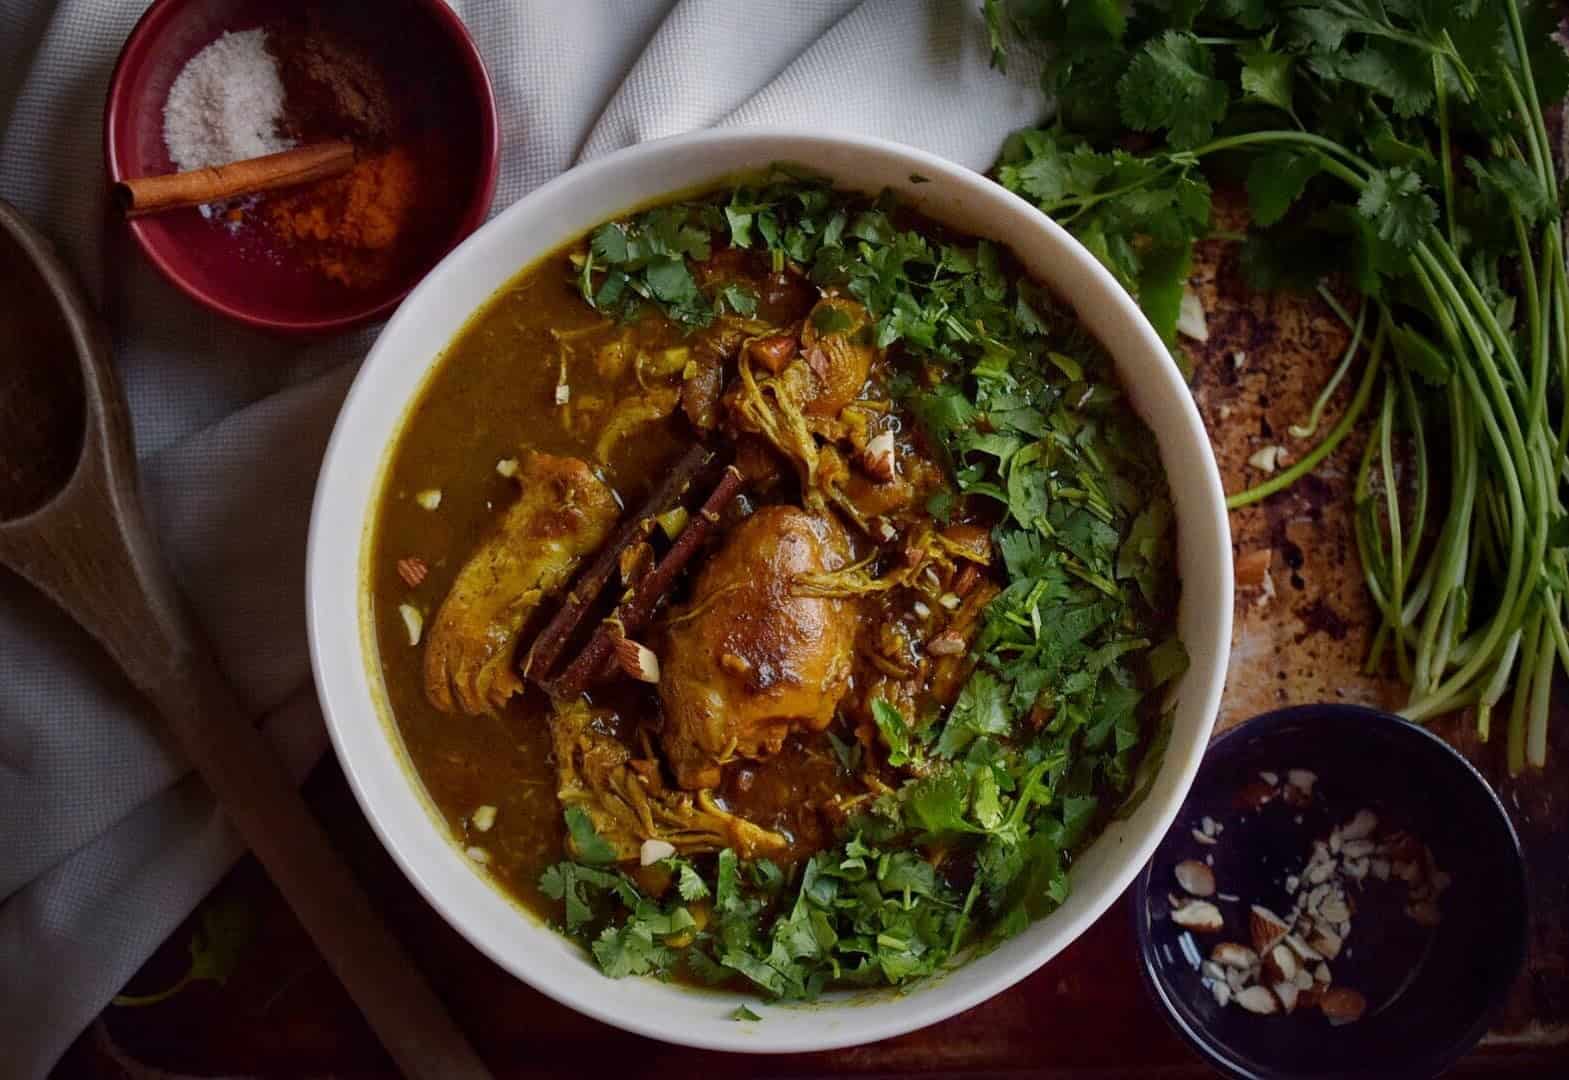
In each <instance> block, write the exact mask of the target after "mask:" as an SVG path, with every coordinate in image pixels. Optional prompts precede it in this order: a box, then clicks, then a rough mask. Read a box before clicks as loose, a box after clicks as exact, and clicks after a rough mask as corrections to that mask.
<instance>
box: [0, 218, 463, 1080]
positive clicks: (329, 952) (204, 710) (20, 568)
mask: <svg viewBox="0 0 1569 1080" xmlns="http://www.w3.org/2000/svg"><path fill="white" fill-rule="evenodd" d="M0 282H4V283H5V285H4V289H3V290H0V342H4V343H5V346H6V348H7V349H8V350H15V352H12V353H11V354H10V355H7V356H6V357H5V358H4V360H3V361H0V564H4V565H7V566H9V567H11V568H12V569H13V570H15V571H16V572H17V573H19V574H21V575H22V576H23V577H24V578H26V579H27V580H29V581H31V582H32V583H33V584H34V585H36V586H37V587H38V588H39V589H40V590H41V591H43V592H44V593H45V594H47V595H48V596H49V597H51V598H52V599H53V600H54V601H55V602H56V603H57V604H59V605H60V606H61V607H62V608H64V609H65V610H66V611H67V612H69V613H70V614H71V615H72V617H73V618H75V619H76V621H77V622H79V623H81V624H82V626H83V627H85V628H86V629H87V631H88V632H89V633H91V634H92V635H93V636H94V637H95V638H97V639H98V641H99V642H100V643H101V644H102V645H103V647H104V648H105V649H106V650H108V652H109V654H110V655H111V656H112V657H113V658H114V659H115V661H116V662H117V663H118V664H119V665H120V666H121V667H122V668H124V669H125V673H126V675H128V676H129V677H130V679H131V682H132V683H134V684H135V685H136V687H137V688H138V689H140V690H141V691H142V693H144V694H145V695H147V697H148V698H149V699H151V700H152V702H153V703H154V704H155V705H156V706H157V707H158V708H159V710H160V711H161V712H162V713H163V717H164V719H165V721H166V722H167V723H168V725H169V729H170V730H171V731H172V732H173V733H174V734H175V736H176V737H177V738H178V739H179V741H180V744H181V746H182V747H183V748H184V750H185V753H186V756H187V757H188V758H189V759H190V761H191V764H192V765H194V766H195V767H196V769H197V771H198V772H200V773H201V775H202V778H203V779H205V780H206V781H207V784H208V786H209V787H210V788H212V790H213V793H214V794H215V795H217V797H218V799H219V801H220V803H221V804H222V805H223V808H224V811H225V813H227V815H228V816H229V819H230V820H231V821H233V822H234V824H235V826H236V827H237V828H238V829H239V831H240V834H241V835H242V836H243V837H244V838H245V840H246V843H248V844H249V845H250V847H251V850H252V851H254V852H255V853H256V857H257V858H258V859H260V860H261V863H262V865H263V866H265V867H266V868H267V872H268V873H269V874H270V875H271V876H272V879H273V881H274V882H276V883H277V886H278V888H279V889H280V890H281V891H282V893H283V895H284V898H285V899H287V900H288V902H289V904H290V905H291V906H292V907H293V908H294V912H295V914H296V915H298V916H299V919H300V922H301V923H302V924H304V926H305V929H306V931H307V932H309V933H310V935H311V938H312V939H313V940H314V941H315V943H316V947H317V948H318V949H320V950H321V952H322V955H323V956H325V957H326V959H327V962H328V964H329V965H331V967H332V969H333V971H334V972H336V973H337V976H338V978H339V979H340V980H342V982H343V984H344V986H345V987H346V988H347V989H348V991H349V993H350V995H352V996H353V998H354V1001H355V1003H356V1004H358V1005H359V1007H360V1009H361V1010H362V1011H363V1012H364V1014H365V1017H366V1019H367V1020H368V1021H370V1025H371V1027H372V1028H373V1029H375V1031H376V1034H377V1035H378V1036H380V1038H381V1041H382V1044H383V1045H384V1046H386V1048H387V1050H388V1051H389V1052H390V1053H391V1054H392V1056H393V1058H394V1059H395V1060H396V1061H397V1063H398V1064H399V1066H401V1067H402V1069H403V1070H404V1072H406V1073H407V1074H408V1075H410V1076H414V1077H432V1078H434V1077H485V1076H488V1075H489V1074H488V1073H487V1072H486V1070H485V1067H484V1066H483V1065H482V1064H481V1063H480V1061H479V1058H478V1057H477V1056H476V1055H475V1053H474V1051H473V1049H472V1048H471V1047H470V1046H469V1044H468V1043H467V1041H465V1039H464V1037H463V1035H462V1034H461V1033H460V1032H459V1031H458V1029H457V1027H456V1026H454V1024H453V1023H452V1020H451V1018H450V1017H448V1016H447V1014H446V1012H445V1011H444V1010H443V1009H442V1006H441V1003H440V1001H439V1000H437V998H436V996H435V994H433V993H432V992H431V990H430V988H429V986H427V985H426V983H425V982H424V980H423V979H422V978H421V977H420V975H419V974H418V972H417V971H416V969H415V967H414V964H413V962H412V961H411V960H410V958H409V956H408V954H407V953H406V952H404V950H403V948H402V947H401V946H400V945H399V944H398V942H397V940H396V939H395V938H394V937H393V936H392V934H391V933H390V932H388V930H387V928H386V927H385V926H384V925H383V923H382V921H381V919H380V918H379V917H378V916H377V915H376V914H375V912H374V911H373V910H372V908H371V905H370V901H369V900H368V899H367V897H366V896H365V894H364V893H363V892H362V891H361V890H360V888H359V886H358V885H357V884H356V883H355V881H354V879H353V877H352V876H351V875H350V874H349V871H348V868H347V867H346V866H345V865H344V864H343V863H342V862H341V861H340V860H339V858H338V856H337V854H336V853H335V852H334V851H333V850H332V847H331V844H330V842H329V841H328V839H327V835H326V834H325V833H324V832H323V831H322V829H321V826H320V825H318V824H317V822H316V820H315V818H313V817H312V816H311V814H310V812H309V811H308V810H307V809H306V807H305V803H304V802H303V801H302V800H301V799H300V796H299V793H298V792H297V791H296V790H295V789H294V785H293V784H292V783H291V782H290V780H289V777H288V775H287V774H286V773H285V772H284V770H283V767H282V765H281V764H280V763H279V761H278V759H277V757H276V756H275V755H274V754H273V752H272V749H271V747H269V746H268V745H267V742H266V740H265V739H264V738H263V737H262V735H261V733H260V732H259V731H258V730H257V729H256V728H255V727H254V726H253V725H252V723H251V720H250V718H249V717H248V716H247V715H246V713H245V711H244V709H242V708H241V706H240V704H239V702H238V701H237V700H236V698H235V696H234V692H233V690H231V689H230V687H229V686H228V684H227V683H226V682H225V681H224V679H223V676H222V675H220V674H219V673H218V670H217V668H216V666H215V665H214V663H213V660H212V657H211V654H210V652H209V650H208V647H207V646H206V644H205V643H204V642H203V641H202V640H201V637H200V635H199V634H198V633H197V632H196V630H195V629H194V627H193V625H192V623H191V621H190V620H189V618H188V617H187V615H186V613H185V610H184V607H183V606H182V604H181V601H180V597H179V595H178V593H177V592H176V590H175V587H174V583H173V582H172V580H171V579H170V577H169V575H168V573H167V571H166V570H165V568H164V565H163V562H162V560H161V558H160V557H159V553H158V550H157V548H156V546H155V544H154V542H153V538H152V534H151V533H150V532H149V530H148V528H147V525H146V522H145V521H144V520H143V517H142V512H141V503H140V500H139V498H138V496H137V491H136V479H135V478H136V463H135V458H134V456H133V455H132V452H131V431H130V421H129V417H128V415H127V412H126V407H125V400H124V398H123V397H122V396H121V394H120V390H119V386H118V384H117V383H116V381H115V379H114V373H113V371H112V369H111V368H110V365H109V342H108V338H107V336H106V334H105V333H104V331H103V329H102V327H101V325H100V324H99V323H98V321H97V319H96V318H95V317H94V316H93V314H92V312H91V310H90V309H89V308H88V306H87V303H86V301H85V299H84V298H83V296H82V294H81V292H80V290H79V289H78V287H77V285H76V283H75V281H74V280H73V278H72V277H71V275H70V273H69V272H68V271H67V270H66V267H65V266H64V264H63V263H61V261H60V260H59V258H58V257H57V256H56V255H55V254H54V252H53V250H52V249H51V248H50V246H49V243H48V241H46V240H45V239H44V238H43V236H42V235H41V234H39V233H38V232H37V231H36V230H34V229H33V228H32V227H31V226H30V225H28V224H27V223H26V222H25V221H23V220H22V218H21V216H20V215H19V214H18V213H17V212H16V210H15V209H14V208H13V207H11V206H10V205H9V204H7V203H6V202H4V201H3V200H0Z"/></svg>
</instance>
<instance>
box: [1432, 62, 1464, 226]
mask: <svg viewBox="0 0 1569 1080" xmlns="http://www.w3.org/2000/svg"><path fill="white" fill-rule="evenodd" d="M1433 98H1434V101H1435V103H1436V105H1437V108H1438V163H1439V168H1440V169H1441V170H1442V175H1443V180H1444V232H1445V235H1447V236H1448V237H1449V242H1450V243H1451V244H1455V243H1458V242H1459V241H1458V240H1457V238H1456V233H1455V165H1454V155H1453V154H1451V153H1450V150H1449V88H1448V82H1447V80H1446V79H1445V78H1444V61H1443V60H1442V59H1441V58H1440V57H1438V56H1434V57H1433Z"/></svg>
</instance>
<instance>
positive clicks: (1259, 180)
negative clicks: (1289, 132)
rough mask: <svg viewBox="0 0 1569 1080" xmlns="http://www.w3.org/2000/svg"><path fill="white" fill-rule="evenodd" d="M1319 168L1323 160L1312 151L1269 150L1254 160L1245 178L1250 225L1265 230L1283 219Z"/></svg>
mask: <svg viewBox="0 0 1569 1080" xmlns="http://www.w3.org/2000/svg"><path fill="white" fill-rule="evenodd" d="M1322 167H1323V159H1322V158H1320V157H1319V155H1318V154H1317V153H1314V152H1313V151H1305V152H1304V151H1300V150H1286V149H1281V150H1271V151H1269V152H1268V153H1264V154H1260V155H1259V156H1258V157H1256V158H1254V159H1253V163H1252V164H1251V165H1249V166H1248V178H1247V192H1248V209H1249V210H1250V211H1252V214H1253V223H1254V224H1255V225H1258V226H1261V227H1267V226H1270V225H1273V224H1275V223H1276V222H1277V221H1279V220H1280V219H1281V218H1283V217H1285V216H1286V211H1287V210H1289V209H1291V204H1292V203H1294V202H1296V201H1297V199H1298V198H1299V197H1301V195H1302V191H1303V189H1304V188H1306V187H1307V184H1308V181H1309V180H1311V179H1313V177H1315V176H1317V175H1318V173H1319V171H1320V169H1321V168H1322Z"/></svg>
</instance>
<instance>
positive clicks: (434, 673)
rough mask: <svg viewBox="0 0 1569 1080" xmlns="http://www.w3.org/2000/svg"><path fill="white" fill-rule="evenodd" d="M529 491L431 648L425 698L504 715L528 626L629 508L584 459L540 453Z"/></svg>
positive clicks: (452, 605)
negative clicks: (520, 640) (618, 501)
mask: <svg viewBox="0 0 1569 1080" xmlns="http://www.w3.org/2000/svg"><path fill="white" fill-rule="evenodd" d="M516 480H517V483H518V485H519V486H520V487H521V488H522V489H523V493H522V495H521V497H520V498H519V499H518V501H517V502H515V503H513V504H512V505H511V506H510V507H509V508H508V509H507V510H506V512H505V513H504V514H503V515H502V516H501V520H500V521H499V522H498V523H497V525H496V528H495V529H494V531H492V532H491V534H490V535H489V536H488V537H487V538H486V539H485V541H484V542H483V543H482V544H481V545H480V547H479V549H478V550H477V551H476V552H475V553H474V554H473V555H471V556H470V557H469V560H468V562H467V563H465V564H464V566H463V569H462V570H461V571H459V572H458V577H457V580H456V581H454V582H453V583H452V589H451V591H450V592H448V593H447V598H446V600H444V601H442V604H441V610H440V611H438V612H437V614H436V619H435V622H434V624H433V625H432V626H431V630H430V635H429V637H428V639H427V644H426V646H425V696H426V697H428V698H429V699H430V702H431V704H432V705H434V706H436V708H438V709H440V710H441V711H442V712H464V713H469V714H475V713H482V712H486V711H488V710H490V709H498V708H500V707H501V706H502V705H503V704H505V703H506V700H507V699H508V698H509V697H511V696H512V695H513V694H515V693H517V692H519V691H520V690H522V689H523V681H522V679H521V678H520V677H519V676H518V673H517V671H516V670H515V666H514V664H513V659H514V656H513V654H514V653H515V652H516V651H517V640H518V635H519V633H521V632H522V630H523V625H524V623H526V622H527V621H528V617H529V615H530V614H532V613H533V611H534V609H535V608H537V607H538V606H539V603H540V601H541V600H543V599H544V598H545V597H546V596H548V595H550V594H551V593H553V592H555V591H556V590H557V589H560V588H561V587H562V586H563V585H565V584H566V583H567V580H568V579H569V578H570V577H571V576H572V572H573V571H574V570H576V569H577V565H578V563H579V562H580V561H582V558H583V556H584V555H586V554H589V553H591V552H593V551H594V550H596V549H597V548H598V547H599V546H600V545H601V544H603V543H604V542H605V539H606V538H607V537H608V536H609V535H610V530H611V528H612V527H613V526H614V525H615V523H616V518H617V516H618V515H619V513H620V508H619V507H618V506H617V505H616V499H615V496H614V495H613V494H611V491H610V489H609V488H608V487H606V486H605V484H604V483H603V481H601V480H600V479H599V478H598V477H597V476H595V475H594V472H593V470H592V469H590V468H589V467H588V465H587V464H586V463H585V462H583V461H580V460H579V459H577V458H569V457H555V456H553V455H551V454H540V453H530V454H529V455H528V456H527V457H526V458H524V460H523V463H522V466H521V467H520V468H519V470H518V472H517V476H516Z"/></svg>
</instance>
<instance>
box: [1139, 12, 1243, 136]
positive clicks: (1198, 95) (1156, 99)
mask: <svg viewBox="0 0 1569 1080" xmlns="http://www.w3.org/2000/svg"><path fill="white" fill-rule="evenodd" d="M1117 96H1118V101H1119V102H1120V105H1121V110H1122V119H1123V121H1124V122H1125V123H1127V125H1128V126H1129V127H1131V128H1133V129H1135V130H1137V131H1157V130H1160V129H1162V128H1164V129H1166V130H1167V131H1168V132H1169V134H1170V138H1171V143H1172V145H1173V146H1176V147H1192V146H1197V145H1198V144H1199V143H1201V142H1203V141H1204V140H1205V139H1207V138H1209V135H1210V132H1211V131H1213V130H1214V127H1215V125H1216V124H1218V123H1220V121H1221V120H1223V119H1224V118H1225V116H1226V105H1227V102H1228V100H1229V98H1230V95H1229V94H1228V93H1227V90H1226V84H1225V83H1223V82H1221V81H1220V80H1219V79H1217V78H1215V76H1214V60H1213V58H1212V57H1211V55H1210V49H1209V46H1207V45H1205V44H1203V43H1202V42H1200V41H1199V39H1198V38H1197V37H1195V36H1194V35H1192V34H1189V33H1183V32H1181V31H1177V30H1168V31H1166V32H1165V33H1164V34H1162V35H1161V36H1160V37H1158V38H1155V39H1154V40H1152V41H1150V42H1149V43H1148V44H1147V45H1145V46H1144V48H1143V49H1142V50H1141V51H1140V52H1139V54H1138V55H1137V56H1136V57H1134V59H1133V63H1132V64H1130V65H1129V66H1128V70H1127V73H1126V74H1125V75H1123V77H1122V78H1121V80H1120V81H1118V83H1117Z"/></svg>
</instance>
